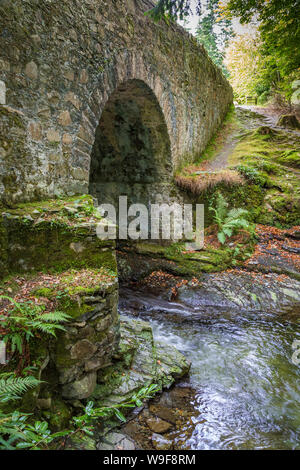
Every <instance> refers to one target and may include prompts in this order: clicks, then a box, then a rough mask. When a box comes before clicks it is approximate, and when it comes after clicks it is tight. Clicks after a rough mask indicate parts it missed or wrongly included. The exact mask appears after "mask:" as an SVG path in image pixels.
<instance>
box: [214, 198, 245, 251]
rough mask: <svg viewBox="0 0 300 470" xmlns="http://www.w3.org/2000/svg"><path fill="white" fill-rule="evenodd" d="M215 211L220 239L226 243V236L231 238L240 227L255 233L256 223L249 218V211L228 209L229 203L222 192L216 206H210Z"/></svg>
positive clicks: (222, 242)
mask: <svg viewBox="0 0 300 470" xmlns="http://www.w3.org/2000/svg"><path fill="white" fill-rule="evenodd" d="M209 210H210V211H211V212H214V220H215V222H216V224H217V225H218V227H219V233H218V240H219V242H220V243H221V244H222V245H224V244H225V242H226V237H228V238H230V237H232V235H233V234H234V233H236V232H237V231H238V230H239V229H244V230H246V231H248V232H250V233H254V225H253V224H251V223H250V222H249V221H248V220H247V216H248V215H249V212H248V211H246V210H245V209H231V210H230V211H228V203H227V201H226V200H225V198H224V197H223V195H222V194H221V193H219V194H218V197H217V200H216V208H214V207H210V209H209Z"/></svg>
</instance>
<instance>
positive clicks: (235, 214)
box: [227, 209, 249, 219]
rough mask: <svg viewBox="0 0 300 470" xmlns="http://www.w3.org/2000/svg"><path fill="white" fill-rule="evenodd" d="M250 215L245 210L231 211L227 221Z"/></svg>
mask: <svg viewBox="0 0 300 470" xmlns="http://www.w3.org/2000/svg"><path fill="white" fill-rule="evenodd" d="M248 214H249V212H248V211H246V210H245V209H231V211H229V212H228V215H227V219H238V218H240V217H242V216H246V215H248Z"/></svg>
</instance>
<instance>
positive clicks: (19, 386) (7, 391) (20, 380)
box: [0, 375, 41, 403]
mask: <svg viewBox="0 0 300 470" xmlns="http://www.w3.org/2000/svg"><path fill="white" fill-rule="evenodd" d="M40 383H41V382H40V381H39V380H37V379H36V378H35V377H32V376H27V377H15V376H12V377H8V378H5V376H4V378H3V377H2V375H1V376H0V402H2V403H5V402H7V401H10V400H19V399H20V398H21V396H22V395H24V393H26V392H27V390H29V389H31V388H34V387H37V385H39V384H40Z"/></svg>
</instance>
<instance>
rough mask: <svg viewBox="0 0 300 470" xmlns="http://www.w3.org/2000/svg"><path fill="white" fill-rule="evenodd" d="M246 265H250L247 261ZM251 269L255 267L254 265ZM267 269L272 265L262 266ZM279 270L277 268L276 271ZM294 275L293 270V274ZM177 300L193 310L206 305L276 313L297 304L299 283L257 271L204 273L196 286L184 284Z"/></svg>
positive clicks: (299, 301)
mask: <svg viewBox="0 0 300 470" xmlns="http://www.w3.org/2000/svg"><path fill="white" fill-rule="evenodd" d="M247 268H248V269H249V268H251V264H250V263H249V264H248V266H247ZM254 269H255V271H257V270H258V269H259V267H258V264H257V263H256V265H255V268H254ZM265 269H266V272H267V273H268V272H270V270H271V269H274V267H272V266H271V267H266V268H265ZM281 273H282V272H281V271H280V270H279V272H278V274H281ZM296 274H297V273H296ZM178 300H179V301H180V302H181V303H182V304H184V305H185V306H187V307H188V308H189V309H190V310H191V309H193V310H194V312H195V313H197V311H198V312H201V311H203V310H204V309H207V308H219V309H220V310H222V309H224V308H225V309H228V310H231V311H239V310H240V309H243V310H247V311H248V312H255V311H264V312H278V311H286V310H288V309H292V308H294V307H295V305H299V303H300V282H299V281H296V280H294V279H289V278H288V277H287V276H281V277H280V276H278V275H277V274H273V273H270V274H261V273H259V272H255V273H250V272H240V271H238V270H236V271H232V272H231V273H220V274H215V275H214V274H212V275H204V276H203V279H202V282H201V286H200V287H191V286H184V287H182V288H180V289H179V293H178Z"/></svg>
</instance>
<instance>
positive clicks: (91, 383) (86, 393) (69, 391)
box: [62, 372, 97, 400]
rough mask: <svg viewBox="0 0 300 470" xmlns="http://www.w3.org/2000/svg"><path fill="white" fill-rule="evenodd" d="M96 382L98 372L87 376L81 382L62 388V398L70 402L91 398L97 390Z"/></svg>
mask: <svg viewBox="0 0 300 470" xmlns="http://www.w3.org/2000/svg"><path fill="white" fill-rule="evenodd" d="M96 380H97V374H96V372H91V373H89V374H87V375H85V376H84V377H83V378H82V379H81V380H77V381H76V382H73V383H71V384H66V385H64V386H63V388H62V396H63V397H64V398H66V399H68V400H74V399H75V400H76V399H78V400H83V399H84V398H89V397H90V395H92V393H93V391H94V390H95V387H96Z"/></svg>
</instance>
